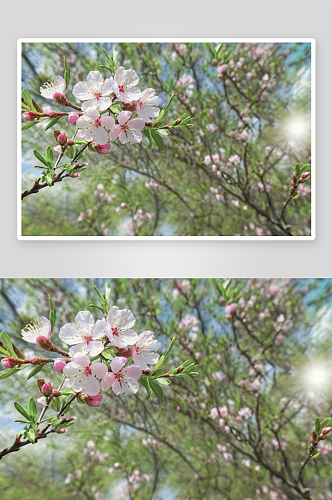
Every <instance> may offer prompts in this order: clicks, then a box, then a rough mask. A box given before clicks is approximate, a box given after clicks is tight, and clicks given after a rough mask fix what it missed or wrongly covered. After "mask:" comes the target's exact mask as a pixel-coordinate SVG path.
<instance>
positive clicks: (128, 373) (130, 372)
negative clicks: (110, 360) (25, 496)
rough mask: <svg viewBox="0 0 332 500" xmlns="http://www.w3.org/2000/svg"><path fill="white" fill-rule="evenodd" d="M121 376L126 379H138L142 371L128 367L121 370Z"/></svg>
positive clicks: (132, 366) (134, 367)
mask: <svg viewBox="0 0 332 500" xmlns="http://www.w3.org/2000/svg"><path fill="white" fill-rule="evenodd" d="M122 374H123V375H124V376H125V377H126V378H134V379H138V378H140V376H141V375H142V369H141V368H140V367H139V366H135V365H130V366H127V367H126V368H124V369H123V370H122Z"/></svg>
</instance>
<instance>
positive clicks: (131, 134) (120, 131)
mask: <svg viewBox="0 0 332 500" xmlns="http://www.w3.org/2000/svg"><path fill="white" fill-rule="evenodd" d="M131 115H132V113H131V112H130V111H121V112H120V113H119V115H118V122H119V125H114V127H113V128H112V130H111V131H110V135H109V137H110V140H111V141H115V139H116V138H117V137H118V138H119V140H120V141H121V142H122V144H126V143H127V142H129V143H130V144H133V143H135V142H141V140H142V132H141V130H143V128H144V127H145V121H144V120H141V119H140V118H134V119H133V120H129V118H130V117H131ZM128 120H129V121H128ZM77 121H78V120H77Z"/></svg>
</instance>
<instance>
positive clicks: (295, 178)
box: [293, 175, 297, 184]
mask: <svg viewBox="0 0 332 500" xmlns="http://www.w3.org/2000/svg"><path fill="white" fill-rule="evenodd" d="M296 181H297V177H296V175H293V182H294V183H295V184H296Z"/></svg>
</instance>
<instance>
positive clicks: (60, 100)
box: [53, 92, 68, 106]
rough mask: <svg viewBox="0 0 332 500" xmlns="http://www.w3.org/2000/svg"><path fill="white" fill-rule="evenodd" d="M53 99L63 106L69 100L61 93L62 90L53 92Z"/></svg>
mask: <svg viewBox="0 0 332 500" xmlns="http://www.w3.org/2000/svg"><path fill="white" fill-rule="evenodd" d="M53 99H54V101H55V102H57V103H58V104H61V105H62V106H66V104H67V102H68V101H67V98H66V97H65V96H64V95H63V94H60V92H56V93H55V94H53Z"/></svg>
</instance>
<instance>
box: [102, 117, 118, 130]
mask: <svg viewBox="0 0 332 500" xmlns="http://www.w3.org/2000/svg"><path fill="white" fill-rule="evenodd" d="M100 123H101V124H102V126H103V127H104V128H106V130H111V129H112V128H113V127H114V125H115V120H114V118H112V117H111V116H102V117H101V118H100Z"/></svg>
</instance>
